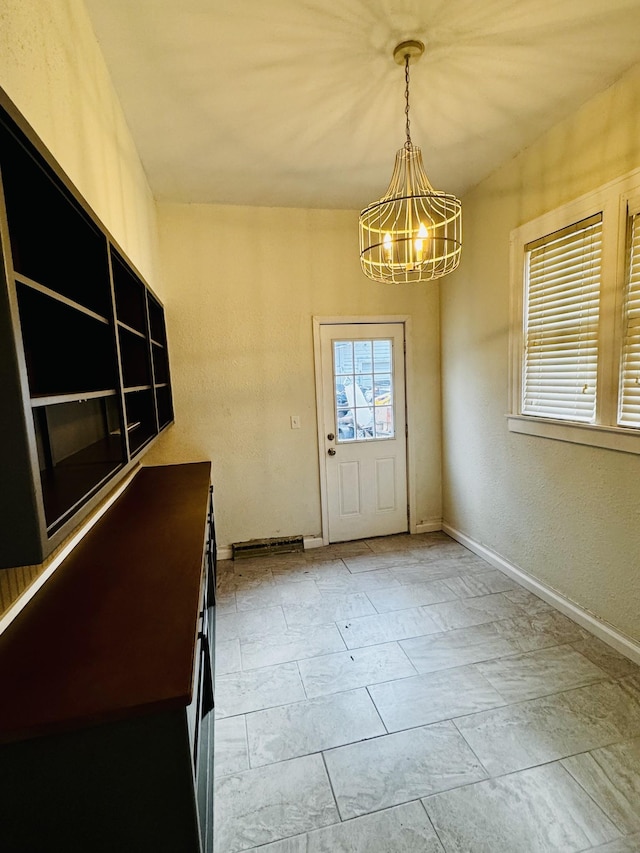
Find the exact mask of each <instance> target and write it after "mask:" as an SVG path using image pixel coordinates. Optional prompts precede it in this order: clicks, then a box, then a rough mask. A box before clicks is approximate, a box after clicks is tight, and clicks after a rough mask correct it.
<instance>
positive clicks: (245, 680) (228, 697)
mask: <svg viewBox="0 0 640 853" xmlns="http://www.w3.org/2000/svg"><path fill="white" fill-rule="evenodd" d="M215 696H216V717H232V716H235V715H236V714H246V713H249V712H250V711H260V710H262V709H264V708H273V707H275V706H276V705H287V704H289V703H290V702H299V701H301V700H302V699H305V698H306V696H305V692H304V688H303V687H302V682H301V681H300V673H299V671H298V665H297V664H296V663H283V664H279V665H278V666H266V667H263V668H262V669H252V670H250V671H249V672H232V673H230V674H229V675H221V676H220V678H216V690H215Z"/></svg>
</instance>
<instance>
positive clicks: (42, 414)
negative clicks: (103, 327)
mask: <svg viewBox="0 0 640 853" xmlns="http://www.w3.org/2000/svg"><path fill="white" fill-rule="evenodd" d="M34 424H35V433H36V446H37V450H38V463H39V468H40V478H41V485H42V498H43V502H44V513H45V519H46V525H47V530H48V531H49V532H52V531H54V530H56V529H57V528H58V527H59V526H60V525H61V524H62V523H63V522H64V520H65V519H66V518H67V516H68V515H69V513H70V512H72V511H73V510H74V508H75V507H76V506H77V505H78V503H79V502H81V501H83V500H85V499H86V498H87V497H88V496H89V495H90V494H91V493H92V492H94V491H95V490H96V489H97V488H99V487H100V485H101V484H102V483H103V482H104V480H105V478H107V477H109V476H110V475H111V474H113V472H114V471H117V470H118V469H119V468H121V467H122V466H123V465H124V464H125V461H126V455H125V445H124V441H123V435H122V415H121V413H120V409H119V400H118V397H117V396H115V395H111V396H105V397H94V398H92V399H88V400H83V401H80V400H78V401H75V402H64V403H55V404H51V405H47V406H38V407H37V408H35V409H34Z"/></svg>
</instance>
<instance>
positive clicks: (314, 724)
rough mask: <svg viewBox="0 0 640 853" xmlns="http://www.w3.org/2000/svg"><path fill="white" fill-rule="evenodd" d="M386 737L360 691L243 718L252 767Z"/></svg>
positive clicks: (371, 705) (378, 718) (363, 692)
mask: <svg viewBox="0 0 640 853" xmlns="http://www.w3.org/2000/svg"><path fill="white" fill-rule="evenodd" d="M383 734H386V730H385V727H384V725H383V724H382V721H381V719H380V717H379V716H378V713H377V711H376V709H375V706H374V704H373V702H372V701H371V698H370V696H369V694H368V693H367V691H366V690H365V689H364V688H360V689H359V690H349V691H347V692H345V693H336V694H333V695H330V696H323V697H320V698H317V699H307V700H306V701H304V702H297V703H295V704H294V705H284V706H282V707H279V708H270V709H268V710H266V711H257V712H256V713H254V714H248V715H247V737H248V741H249V759H250V762H251V766H252V767H259V766H260V765H262V764H273V763H275V762H277V761H284V760H286V759H288V758H296V757H297V756H299V755H309V754H310V753H312V752H321V751H322V750H324V749H330V748H332V747H334V746H342V745H344V744H347V743H355V742H356V741H360V740H367V739H368V738H372V737H378V736H379V735H383Z"/></svg>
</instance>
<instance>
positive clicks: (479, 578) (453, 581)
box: [426, 569, 518, 603]
mask: <svg viewBox="0 0 640 853" xmlns="http://www.w3.org/2000/svg"><path fill="white" fill-rule="evenodd" d="M443 583H444V584H446V585H447V586H448V587H449V589H450V590H451V591H452V592H453V593H454V594H455V595H456V596H457V597H458V598H475V597H476V596H478V595H489V594H491V593H492V592H508V591H509V590H514V589H518V584H517V583H516V582H515V581H513V580H511V578H509V577H507V575H505V574H503V573H502V572H499V571H498V570H497V569H490V570H489V571H487V572H474V573H473V574H469V575H464V574H463V575H456V576H455V577H450V578H447V579H446V580H444V581H443ZM509 600H510V601H513V599H509ZM426 603H427V602H426Z"/></svg>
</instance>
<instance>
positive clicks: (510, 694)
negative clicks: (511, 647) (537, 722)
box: [475, 646, 607, 702]
mask: <svg viewBox="0 0 640 853" xmlns="http://www.w3.org/2000/svg"><path fill="white" fill-rule="evenodd" d="M475 666H476V668H477V669H478V671H479V672H481V673H482V675H484V677H485V678H486V679H487V681H489V682H490V683H491V685H492V686H493V687H495V689H496V690H497V691H498V692H499V693H501V694H502V696H504V698H505V699H506V700H507V702H523V701H524V700H525V699H534V698H536V697H537V696H548V695H549V694H550V693H559V692H560V691H562V690H570V689H571V688H572V687H581V686H582V685H583V684H591V683H592V682H595V681H604V680H606V679H607V675H606V673H605V672H603V671H602V670H601V669H600V668H599V667H597V666H596V665H595V664H593V663H591V661H590V660H587V658H585V657H583V656H582V655H581V654H579V652H576V650H575V649H573V648H571V646H554V647H553V648H551V649H542V650H540V651H536V652H527V653H525V654H522V655H515V656H513V657H506V658H499V659H498V660H492V661H485V662H484V663H478V664H475Z"/></svg>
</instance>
